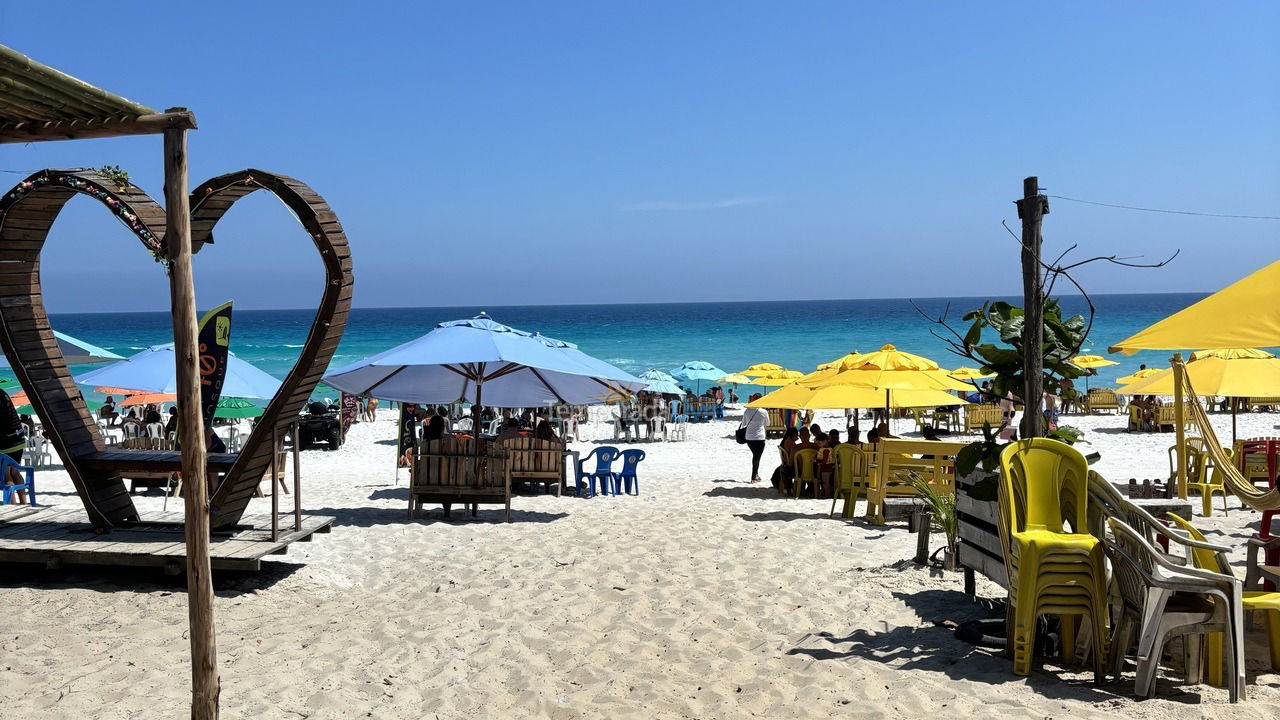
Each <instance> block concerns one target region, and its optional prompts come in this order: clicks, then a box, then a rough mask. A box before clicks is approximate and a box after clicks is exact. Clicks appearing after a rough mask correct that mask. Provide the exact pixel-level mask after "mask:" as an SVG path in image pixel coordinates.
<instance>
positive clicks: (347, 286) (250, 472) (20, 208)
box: [0, 169, 355, 530]
mask: <svg viewBox="0 0 1280 720" xmlns="http://www.w3.org/2000/svg"><path fill="white" fill-rule="evenodd" d="M257 190H266V191H268V192H270V193H272V194H274V195H275V196H276V197H278V198H279V199H280V200H281V201H282V202H283V203H284V204H285V205H286V206H288V207H289V209H290V210H292V211H293V213H294V215H296V216H297V218H298V220H299V222H300V223H301V224H302V226H303V227H304V228H305V229H306V231H307V233H308V234H309V235H310V236H311V238H312V241H313V242H314V244H315V247H316V250H317V251H318V252H319V254H320V259H321V262H322V263H323V265H324V268H325V285H324V292H323V294H322V296H321V299H320V304H319V307H318V309H317V311H316V315H315V318H314V319H313V321H312V324H311V330H310V332H309V333H308V335H307V340H306V342H305V343H304V344H303V347H302V350H301V352H300V355H299V358H298V361H297V362H296V363H295V364H294V366H293V368H292V369H291V370H290V371H289V374H288V375H287V376H286V377H285V379H284V380H283V382H282V383H281V386H280V390H279V391H278V392H277V393H276V395H275V397H273V398H272V399H271V401H270V402H269V403H268V405H267V408H266V410H265V411H264V413H263V415H262V417H261V418H259V420H258V424H257V425H256V426H255V427H254V429H253V432H252V433H251V434H250V435H249V438H248V439H247V440H246V441H245V444H244V446H243V447H242V448H241V450H240V453H239V454H238V455H235V456H227V457H226V458H225V467H218V468H213V469H215V470H216V471H217V472H220V473H223V478H222V481H221V482H220V483H219V484H218V485H217V487H216V488H215V489H214V490H213V492H212V494H211V497H210V514H211V526H212V527H214V528H219V527H229V526H232V525H235V524H236V523H237V522H239V520H240V518H241V516H242V515H243V514H244V511H245V508H246V507H247V506H248V504H249V499H250V498H251V497H252V496H253V494H254V492H255V490H256V489H257V487H258V484H259V482H260V481H261V479H262V477H263V475H264V474H265V473H266V472H267V470H268V469H269V468H270V467H271V459H272V449H273V447H274V446H275V440H276V438H279V437H281V436H283V434H284V433H285V432H286V431H287V430H288V429H289V428H290V426H292V425H293V423H294V422H295V421H296V420H297V416H298V413H299V412H301V410H302V407H303V405H304V404H305V403H306V402H307V399H308V398H309V397H310V396H311V392H312V391H313V390H314V389H315V387H316V384H317V383H319V381H320V378H321V377H322V376H323V375H324V372H325V370H326V369H327V368H328V365H329V360H330V359H331V358H332V357H333V353H334V351H335V350H336V349H337V347H338V343H339V341H340V340H341V339H342V332H343V330H344V328H345V327H346V321H347V315H348V313H349V311H350V309H351V297H352V291H353V289H354V283H355V281H354V276H353V274H352V269H351V253H350V249H349V248H348V246H347V238H346V234H345V233H344V232H343V230H342V225H341V223H339V222H338V218H337V216H336V215H335V214H334V213H333V210H332V209H331V208H330V207H329V204H328V203H327V202H326V201H325V200H324V198H323V197H321V196H320V195H319V194H318V193H316V192H315V191H314V190H312V189H311V188H310V187H308V186H307V185H306V184H304V183H302V182H300V181H298V180H295V179H293V178H290V177H287V176H284V175H278V174H275V173H269V172H264V171H261V170H252V169H250V170H241V171H239V172H234V173H229V174H227V175H222V176H219V177H216V178H213V179H211V180H208V181H206V182H204V183H202V184H201V185H199V186H198V187H197V188H195V190H194V191H192V193H191V230H192V247H193V249H196V250H198V249H199V248H200V247H202V246H203V245H204V244H206V243H208V242H210V241H211V239H212V231H213V227H214V226H215V225H216V224H217V223H218V221H219V220H220V219H221V218H222V216H223V215H225V214H226V211H227V210H228V209H230V207H231V206H232V205H234V204H235V202H236V201H237V200H239V199H240V198H242V197H244V196H245V195H248V194H250V193H252V192H255V191H257ZM77 194H81V195H86V196H88V197H92V198H94V199H96V200H98V201H99V202H101V203H102V204H103V205H104V206H105V207H107V208H108V209H109V210H110V211H111V212H112V213H113V214H114V215H115V216H116V217H117V218H118V219H119V220H120V221H121V222H123V223H124V225H125V226H126V227H128V228H129V230H130V231H131V232H132V233H133V234H134V235H135V236H137V237H138V239H139V240H141V241H142V243H143V246H144V247H145V248H146V249H147V250H148V251H149V252H150V253H151V254H152V255H153V256H155V257H157V258H159V259H163V258H164V257H165V246H164V239H163V238H164V229H165V213H164V209H163V208H161V207H160V206H159V205H158V204H157V203H156V202H155V201H154V200H152V199H151V197H149V196H148V195H147V194H146V193H144V192H143V191H142V190H140V189H139V188H137V187H135V186H132V185H127V184H126V185H123V186H122V185H119V184H117V182H116V181H115V180H113V179H110V178H107V177H104V176H103V175H101V174H100V173H98V172H97V171H94V170H42V171H40V172H37V173H35V174H33V175H31V176H30V177H28V178H27V179H26V180H23V181H22V182H20V183H18V184H17V185H16V186H14V188H13V189H11V190H10V191H9V192H7V193H5V194H4V195H3V196H0V347H2V348H3V349H4V352H5V355H6V356H7V357H8V359H9V363H10V365H12V366H13V370H14V374H15V375H17V379H18V382H19V383H21V385H22V388H23V390H25V391H26V393H27V397H28V399H29V400H30V401H31V403H32V405H33V406H34V407H35V410H36V412H37V413H38V414H39V415H40V418H41V419H42V420H43V422H44V425H45V428H46V434H47V435H48V436H49V440H50V441H51V443H52V444H53V446H54V449H55V450H56V451H57V452H58V455H59V457H60V458H62V461H63V464H64V466H65V467H66V469H67V472H68V474H69V475H70V476H71V481H72V483H73V484H74V485H75V488H76V491H77V493H78V494H79V495H80V498H81V500H82V501H83V502H84V506H85V510H86V511H87V513H88V515H89V519H90V521H91V522H92V523H93V525H94V527H95V528H97V529H99V530H107V529H109V528H111V527H113V526H118V525H126V524H128V523H130V522H133V521H136V520H137V519H138V513H137V510H136V509H135V508H134V505H133V500H132V499H131V498H130V496H129V493H128V492H127V490H126V489H125V486H124V482H123V481H122V480H121V478H120V473H121V469H122V466H123V464H129V465H135V466H136V465H138V464H139V463H141V464H146V463H147V462H149V461H150V462H154V463H155V464H156V465H157V466H161V465H164V466H166V467H168V466H172V465H174V464H175V463H176V458H175V457H174V456H175V455H176V453H155V452H150V451H130V452H129V458H130V459H129V461H128V463H122V461H121V460H120V457H119V456H122V455H124V453H122V452H110V453H109V452H107V448H106V443H105V441H104V440H103V437H102V433H101V431H100V430H99V428H98V425H97V423H96V422H95V421H94V419H93V417H92V415H91V414H90V412H89V409H88V406H87V405H86V404H85V401H84V397H83V395H82V394H81V392H80V390H79V388H78V387H77V386H76V384H75V381H74V380H73V378H72V376H71V373H70V372H69V371H68V370H67V365H66V361H65V360H64V358H63V357H62V353H61V351H60V350H59V348H58V343H57V339H56V338H55V337H54V335H53V328H52V327H51V326H50V324H49V318H48V315H47V314H46V312H45V309H44V299H43V295H42V293H41V288H40V251H41V250H42V249H43V247H44V243H45V240H46V239H47V238H48V234H49V230H50V228H51V227H52V226H53V223H54V221H55V220H56V219H57V217H58V214H59V213H60V212H61V211H62V208H63V207H64V206H65V205H66V203H67V201H68V200H70V199H71V198H72V197H75V196H76V195H77ZM149 453H150V454H149ZM210 463H211V466H213V465H214V464H215V461H214V459H213V458H212V457H211V460H210Z"/></svg>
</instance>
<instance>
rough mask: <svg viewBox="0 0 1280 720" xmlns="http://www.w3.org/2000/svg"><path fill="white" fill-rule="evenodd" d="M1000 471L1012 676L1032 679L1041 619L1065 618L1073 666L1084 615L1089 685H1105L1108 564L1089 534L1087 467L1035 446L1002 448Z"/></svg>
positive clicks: (1044, 444)
mask: <svg viewBox="0 0 1280 720" xmlns="http://www.w3.org/2000/svg"><path fill="white" fill-rule="evenodd" d="M1000 470H1001V472H1000V480H999V491H1000V492H999V505H1000V538H1001V541H1002V543H1003V544H1004V550H1005V553H1004V555H1005V569H1006V571H1007V574H1008V577H1009V601H1008V604H1007V613H1008V618H1009V632H1008V639H1009V645H1010V650H1011V654H1012V655H1013V671H1014V673H1015V674H1017V675H1029V674H1030V673H1031V661H1032V656H1033V652H1034V642H1035V623H1036V618H1037V617H1039V616H1040V615H1046V614H1051V615H1059V616H1062V618H1061V619H1062V627H1063V643H1062V645H1063V648H1064V649H1065V650H1066V653H1067V654H1068V657H1067V660H1068V661H1070V659H1071V657H1070V654H1071V653H1072V652H1073V649H1074V646H1075V642H1074V636H1075V632H1074V630H1075V625H1074V621H1075V616H1077V615H1082V616H1085V617H1086V618H1088V619H1089V627H1090V630H1091V632H1092V639H1093V653H1092V655H1093V666H1094V677H1095V679H1096V680H1097V681H1098V682H1102V680H1103V664H1104V658H1105V657H1106V650H1105V648H1106V622H1107V575H1106V564H1105V563H1106V559H1105V557H1106V556H1105V553H1104V549H1103V546H1102V545H1101V544H1100V543H1099V541H1098V539H1097V538H1096V537H1094V536H1093V535H1091V534H1089V533H1088V521H1087V515H1088V507H1087V505H1088V497H1089V495H1088V476H1089V465H1088V463H1087V462H1086V461H1085V459H1084V456H1083V455H1081V454H1080V452H1079V451H1078V450H1076V449H1074V448H1072V447H1071V446H1069V445H1067V444H1065V443H1061V442H1058V441H1056V440H1049V439H1046V438H1033V439H1030V440H1022V441H1020V442H1017V443H1012V444H1010V445H1009V446H1007V447H1006V448H1005V449H1004V451H1003V452H1002V453H1001V454H1000ZM1064 500H1066V501H1067V502H1068V504H1069V505H1070V506H1071V512H1070V513H1069V516H1064V512H1063V504H1064ZM1068 522H1069V523H1070V527H1071V530H1070V531H1068V530H1067V524H1068Z"/></svg>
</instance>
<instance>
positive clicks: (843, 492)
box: [828, 443, 871, 518]
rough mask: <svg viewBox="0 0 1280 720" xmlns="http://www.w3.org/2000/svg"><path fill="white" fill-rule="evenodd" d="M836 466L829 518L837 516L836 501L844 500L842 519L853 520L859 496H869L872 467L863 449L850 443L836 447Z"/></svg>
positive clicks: (841, 512)
mask: <svg viewBox="0 0 1280 720" xmlns="http://www.w3.org/2000/svg"><path fill="white" fill-rule="evenodd" d="M835 466H836V488H835V494H834V496H833V497H832V498H831V513H830V514H829V515H828V517H833V516H834V515H835V514H836V501H837V500H839V499H840V498H844V508H843V509H842V510H841V511H840V517H844V518H851V517H853V510H854V507H855V506H856V505H857V503H858V496H859V495H866V494H867V486H868V484H869V483H870V482H871V465H870V463H869V462H868V460H867V454H866V453H865V452H863V451H862V448H860V447H858V446H857V445H852V444H850V443H841V444H839V445H837V446H836V451H835Z"/></svg>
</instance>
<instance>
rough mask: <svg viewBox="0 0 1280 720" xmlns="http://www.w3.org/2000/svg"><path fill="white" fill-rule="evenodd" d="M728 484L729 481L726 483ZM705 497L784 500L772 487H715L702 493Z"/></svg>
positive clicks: (741, 485) (739, 485) (763, 485)
mask: <svg viewBox="0 0 1280 720" xmlns="http://www.w3.org/2000/svg"><path fill="white" fill-rule="evenodd" d="M725 482H728V481H725ZM702 495H703V497H729V498H745V499H747V500H784V499H786V498H784V497H783V496H782V495H779V494H778V491H777V490H774V489H773V486H772V485H765V484H763V483H762V484H759V485H743V484H741V483H739V484H737V485H730V486H729V487H714V488H711V489H710V490H708V491H706V492H704V493H702Z"/></svg>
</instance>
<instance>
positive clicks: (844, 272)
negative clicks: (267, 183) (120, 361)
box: [0, 0, 1280, 311]
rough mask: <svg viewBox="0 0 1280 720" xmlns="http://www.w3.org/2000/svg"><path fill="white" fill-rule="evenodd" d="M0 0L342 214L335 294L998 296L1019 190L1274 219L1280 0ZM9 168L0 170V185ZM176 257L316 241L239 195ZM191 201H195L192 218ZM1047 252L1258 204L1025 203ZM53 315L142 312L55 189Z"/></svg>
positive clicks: (257, 293) (1138, 274)
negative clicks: (1162, 210) (105, 1)
mask: <svg viewBox="0 0 1280 720" xmlns="http://www.w3.org/2000/svg"><path fill="white" fill-rule="evenodd" d="M175 7H177V6H174V5H172V4H171V3H145V2H131V3H127V4H124V5H119V6H112V7H111V8H110V9H108V10H105V11H104V10H103V8H97V10H90V9H88V8H84V9H81V8H79V7H77V6H66V7H62V6H59V7H57V8H54V7H52V6H49V5H48V4H42V3H33V2H12V1H10V0H0V43H4V44H7V45H10V46H11V47H14V48H16V49H18V50H20V51H23V52H26V53H28V54H30V55H32V56H33V57H35V58H37V59H39V60H41V61H42V62H45V63H47V64H50V65H53V66H55V67H58V68H60V69H62V70H64V71H66V72H69V73H71V74H73V75H75V76H77V77H80V78H82V79H84V80H86V81H88V82H91V83H95V84H98V85H101V86H103V87H106V88H108V89H110V90H112V91H114V92H117V93H120V94H122V95H125V96H126V97H129V98H132V99H135V100H138V101H139V102H142V103H144V104H147V105H150V106H152V107H155V108H161V109H162V108H165V107H168V106H175V105H180V106H186V107H189V108H191V109H192V110H194V111H195V113H196V115H197V117H198V119H199V122H200V130H199V131H197V132H195V133H193V134H192V136H191V140H190V149H191V170H192V182H193V184H194V183H195V182H198V181H199V180H201V179H203V178H206V177H209V176H212V175H216V174H219V173H222V172H227V171H230V170H235V169H239V168H243V167H261V168H264V169H270V170H277V171H280V172H284V173H287V174H291V175H294V176H296V177H298V178H301V179H303V180H306V181H307V182H309V183H311V184H312V185H313V186H314V187H315V188H316V189H317V190H319V191H320V192H321V193H323V194H324V195H326V196H327V197H328V199H329V200H330V202H331V203H332V204H333V206H334V208H335V210H336V211H337V212H338V214H339V216H340V217H341V219H342V221H343V223H344V225H345V226H346V229H347V232H348V235H349V237H350V240H351V246H352V250H353V253H354V256H355V261H356V271H357V290H358V291H357V294H356V303H357V305H358V306H364V307H378V306H397V305H398V306H417V305H450V304H472V305H476V304H478V305H486V304H492V305H499V304H526V303H528V304H542V303H553V304H558V303H595V302H652V301H700V300H756V299H808V298H845V297H894V296H925V295H932V296H936V295H949V294H962V295H982V294H999V293H1010V292H1017V291H1018V290H1019V288H1020V285H1019V280H1018V276H1017V249H1016V246H1015V245H1014V244H1012V243H1013V241H1012V240H1011V238H1009V236H1008V235H1007V234H1006V233H1005V231H1004V230H1003V229H1002V228H1001V227H1000V221H1001V220H1002V219H1012V218H1014V217H1015V215H1014V212H1013V205H1012V203H1011V200H1012V199H1013V198H1014V197H1015V196H1017V195H1018V194H1020V190H1021V180H1022V178H1023V177H1024V176H1026V175H1030V174H1038V175H1039V176H1040V178H1041V184H1042V185H1043V186H1044V187H1045V188H1046V189H1047V192H1049V193H1051V194H1055V193H1056V194H1063V195H1070V196H1074V197H1080V198H1087V199H1095V200H1102V201H1109V202H1119V203H1127V204H1134V205H1144V206H1155V207H1168V208H1177V209H1198V210H1209V211H1219V212H1232V213H1247V214H1263V215H1280V132H1278V130H1277V126H1276V118H1277V117H1280V102H1278V101H1280V91H1278V90H1280V88H1278V86H1280V43H1277V42H1276V38H1277V36H1280V4H1275V3H1246V2H1241V3H1202V2H1174V3H1154V2H1152V3H1109V2H1106V3H1103V2H1099V3H1061V4H1056V5H1055V4H1048V3H1007V4H1006V3H987V2H974V3H947V2H928V3H897V2H895V3H851V2H833V3H822V2H805V3H772V2H770V3H764V2H724V3H712V2H695V3H674V2H667V3H621V2H552V3H526V2H511V3H485V2H467V3H458V2H432V3H396V4H392V3H385V4H384V3H378V2H371V1H367V0H366V1H364V2H358V3H352V2H349V1H348V2H341V3H328V2H315V1H312V2H305V3H285V2H260V3H253V4H250V3H234V2H223V3H213V4H199V3H195V4H188V5H185V6H183V7H182V8H181V13H182V15H183V18H182V22H181V23H177V22H174V21H173V20H171V18H172V17H173V16H174V14H175V12H174V9H175ZM160 160H161V156H160V142H159V139H158V138H136V139H113V140H95V141H87V142H78V143H42V144H35V145H30V146H13V145H7V146H0V168H4V169H35V168H39V167H45V166H55V167H66V166H100V165H102V164H119V165H122V166H124V167H125V168H126V169H127V170H129V171H130V173H131V174H132V176H133V178H134V179H135V181H136V182H137V183H138V184H140V185H141V186H143V187H144V188H146V189H147V190H149V191H150V192H151V193H152V195H153V196H156V197H160V196H161V195H162V188H161V181H160V170H161V167H160ZM19 179H20V176H17V175H12V174H8V173H5V174H0V181H3V184H4V185H5V186H6V187H7V186H8V185H9V184H11V183H10V181H12V182H16V181H17V180H19ZM242 204H243V205H245V207H243V208H240V207H237V209H235V210H233V212H232V214H230V215H228V217H227V219H226V220H225V221H224V223H223V226H220V228H219V230H220V231H219V232H218V234H217V236H218V241H219V245H218V246H216V247H213V248H210V249H209V250H207V251H205V252H203V253H201V255H200V256H199V257H198V258H197V265H198V271H199V275H198V282H199V284H200V286H199V293H200V300H201V304H202V305H212V304H213V303H215V302H217V301H219V300H222V299H224V298H227V297H232V298H234V299H235V300H236V301H237V304H238V306H240V307H256V308H271V307H304V306H308V305H310V304H312V303H313V302H314V300H315V298H316V297H317V296H318V292H319V265H318V262H316V261H315V260H314V259H313V258H312V254H311V253H310V251H309V250H308V249H307V248H306V242H307V240H306V236H305V234H304V233H302V232H301V230H299V229H296V226H295V225H294V224H293V221H292V219H291V218H289V217H288V216H287V214H286V213H285V212H284V210H283V208H281V207H280V206H278V205H277V204H275V203H274V202H273V201H271V200H269V199H267V198H250V199H249V200H246V201H244V202H243V203H242ZM224 226H225V227H224ZM1045 234H1046V241H1047V243H1048V247H1049V248H1050V249H1056V248H1065V247H1066V246H1067V245H1069V244H1072V243H1078V244H1079V245H1080V250H1079V251H1078V252H1079V254H1080V255H1081V256H1086V255H1093V254H1100V253H1113V252H1118V253H1123V254H1126V255H1147V256H1149V257H1155V256H1160V255H1163V254H1165V253H1167V252H1169V251H1171V250H1172V249H1173V248H1181V250H1182V255H1181V257H1179V258H1178V259H1177V261H1176V262H1175V263H1174V264H1173V265H1171V266H1170V267H1168V268H1166V269H1163V270H1156V271H1153V270H1124V269H1117V268H1097V269H1092V270H1089V271H1087V272H1085V273H1083V275H1082V279H1083V280H1084V281H1085V282H1086V283H1087V284H1088V287H1089V289H1090V290H1091V291H1097V292H1144V291H1146V292H1160V291H1182V290H1209V289H1215V288H1217V287H1220V286H1221V285H1223V284H1225V283H1226V282H1229V281H1230V280H1233V279H1235V278H1236V277H1239V276H1241V275H1244V274H1246V273H1248V272H1250V271H1252V270H1253V269H1255V268H1257V267H1260V266H1262V265H1263V264H1265V263H1267V262H1270V261H1272V260H1274V259H1276V258H1277V257H1278V256H1280V253H1277V250H1276V248H1277V247H1280V245H1277V242H1276V241H1277V236H1280V222H1266V221H1247V220H1221V219H1208V218H1192V217H1179V216H1168V215H1154V214H1142V213H1133V212H1125V211H1119V210H1109V209H1104V208H1096V207H1089V206H1084V205H1076V204H1071V203H1067V202H1061V201H1053V206H1052V214H1051V215H1049V217H1048V218H1047V219H1046V225H1045ZM44 285H45V289H46V295H47V301H48V303H49V305H50V308H51V309H52V310H54V311H89V310H104V311H105V310H124V309H161V308H164V307H165V306H166V305H165V287H166V286H165V282H164V279H163V277H162V275H161V274H160V273H159V271H158V269H157V268H156V267H155V266H153V265H152V264H151V263H150V262H149V259H148V258H147V256H146V255H145V254H144V253H143V252H142V250H141V249H140V248H139V247H138V246H137V245H136V243H133V242H132V241H131V240H130V239H129V238H128V236H127V235H126V234H125V233H124V231H123V230H122V229H121V228H119V227H117V226H116V225H115V224H114V221H113V220H111V219H110V218H108V217H107V216H106V215H105V214H104V213H103V212H101V211H99V209H98V208H95V207H93V206H92V204H91V202H90V201H88V200H83V199H82V200H77V201H76V202H75V203H73V206H71V207H69V208H68V210H67V213H66V218H65V224H64V223H63V222H60V223H59V225H58V226H56V228H55V234H54V238H53V239H52V240H51V242H50V245H49V247H48V249H47V250H46V254H45V261H44Z"/></svg>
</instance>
